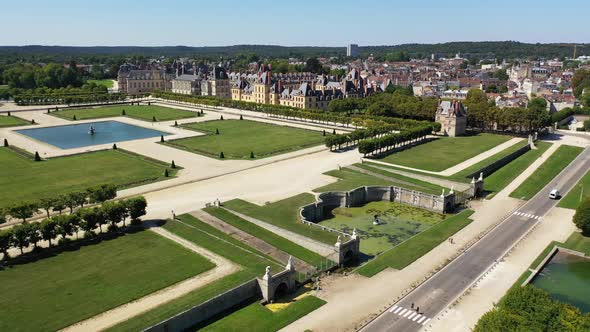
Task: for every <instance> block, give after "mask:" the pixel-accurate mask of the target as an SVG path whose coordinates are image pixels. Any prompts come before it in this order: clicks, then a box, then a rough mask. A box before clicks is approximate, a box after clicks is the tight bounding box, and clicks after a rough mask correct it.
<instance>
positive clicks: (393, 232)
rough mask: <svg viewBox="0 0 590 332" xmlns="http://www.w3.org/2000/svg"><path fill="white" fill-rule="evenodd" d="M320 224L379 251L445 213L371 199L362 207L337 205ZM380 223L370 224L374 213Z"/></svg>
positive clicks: (372, 251) (367, 251) (371, 250)
mask: <svg viewBox="0 0 590 332" xmlns="http://www.w3.org/2000/svg"><path fill="white" fill-rule="evenodd" d="M332 215H333V216H332V218H329V219H326V220H323V221H321V222H319V224H320V225H322V226H327V227H330V228H334V229H338V230H341V231H343V232H346V233H349V234H351V233H352V230H353V229H356V230H357V232H358V234H359V235H360V237H361V251H362V252H363V253H364V254H366V255H370V256H375V255H378V254H380V253H382V252H384V251H386V250H388V249H390V248H391V247H393V246H395V245H398V244H400V243H401V242H402V241H404V240H407V239H408V238H410V237H412V236H414V235H416V234H418V233H420V232H422V231H424V230H425V229H428V228H429V227H431V226H432V225H435V224H436V223H438V222H441V221H442V220H444V219H445V215H442V214H439V213H435V212H431V211H428V210H424V209H420V208H416V207H413V206H410V205H406V204H401V203H394V202H386V201H380V202H370V203H367V204H365V205H364V206H361V207H353V208H336V209H334V210H333V211H332ZM375 215H377V216H378V218H379V225H373V220H374V216H375Z"/></svg>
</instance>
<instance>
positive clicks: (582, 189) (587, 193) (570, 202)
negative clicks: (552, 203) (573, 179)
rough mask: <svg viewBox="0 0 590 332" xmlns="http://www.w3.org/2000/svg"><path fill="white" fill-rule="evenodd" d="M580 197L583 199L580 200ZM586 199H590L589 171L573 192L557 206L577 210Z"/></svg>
mask: <svg viewBox="0 0 590 332" xmlns="http://www.w3.org/2000/svg"><path fill="white" fill-rule="evenodd" d="M580 197H581V198H582V199H580ZM584 199H590V171H588V172H587V173H586V174H585V175H584V177H582V179H580V181H579V182H578V183H577V184H576V186H575V187H573V188H572V190H570V191H569V193H567V195H565V197H564V198H562V199H561V201H560V202H559V204H558V205H557V206H559V207H563V208H568V209H576V208H577V207H578V205H579V204H580V202H581V201H582V200H584Z"/></svg>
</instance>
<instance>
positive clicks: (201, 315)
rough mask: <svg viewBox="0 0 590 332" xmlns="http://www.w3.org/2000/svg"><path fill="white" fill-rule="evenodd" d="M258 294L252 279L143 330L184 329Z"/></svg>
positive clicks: (154, 331) (255, 281)
mask: <svg viewBox="0 0 590 332" xmlns="http://www.w3.org/2000/svg"><path fill="white" fill-rule="evenodd" d="M259 296H260V288H259V286H258V281H257V280H256V279H252V280H250V281H248V282H246V283H243V284H241V285H239V286H237V287H235V288H233V289H230V290H228V291H227V292H225V293H223V294H219V295H217V296H216V297H214V298H212V299H210V300H208V301H206V302H204V303H202V304H199V305H197V306H195V307H192V308H191V309H188V310H186V311H184V312H181V313H179V314H177V315H176V316H173V317H171V318H168V319H166V320H164V321H162V322H160V323H158V324H156V325H153V326H151V327H149V328H147V329H145V330H144V331H148V332H168V331H184V330H186V329H188V328H190V327H192V326H195V325H197V324H199V323H201V322H204V321H205V320H207V319H209V318H211V317H213V316H215V315H217V314H219V313H221V312H223V311H225V310H228V309H231V308H233V307H235V306H237V305H239V304H241V303H244V302H246V301H248V300H250V299H252V298H253V297H259Z"/></svg>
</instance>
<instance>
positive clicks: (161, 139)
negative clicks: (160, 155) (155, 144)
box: [160, 135, 164, 143]
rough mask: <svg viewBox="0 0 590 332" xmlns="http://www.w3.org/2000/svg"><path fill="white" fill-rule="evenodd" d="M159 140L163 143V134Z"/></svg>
mask: <svg viewBox="0 0 590 332" xmlns="http://www.w3.org/2000/svg"><path fill="white" fill-rule="evenodd" d="M160 142H161V143H164V135H160Z"/></svg>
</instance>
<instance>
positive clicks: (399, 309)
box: [394, 307, 403, 314]
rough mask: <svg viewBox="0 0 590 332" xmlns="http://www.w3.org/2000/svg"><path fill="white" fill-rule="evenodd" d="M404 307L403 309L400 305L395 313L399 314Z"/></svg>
mask: <svg viewBox="0 0 590 332" xmlns="http://www.w3.org/2000/svg"><path fill="white" fill-rule="evenodd" d="M402 309H403V308H402V307H399V308H397V309H395V312H394V314H397V313H398V312H400V311H402Z"/></svg>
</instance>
